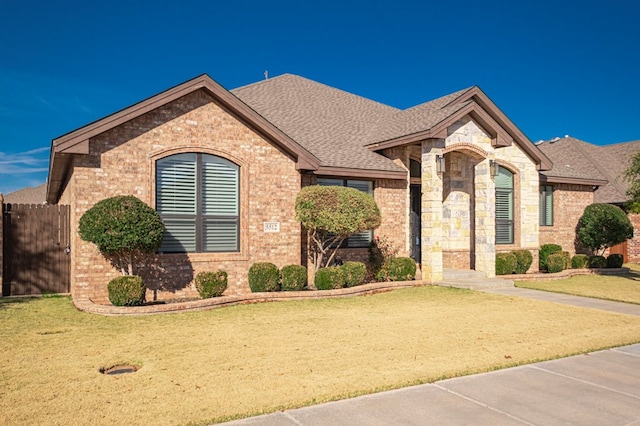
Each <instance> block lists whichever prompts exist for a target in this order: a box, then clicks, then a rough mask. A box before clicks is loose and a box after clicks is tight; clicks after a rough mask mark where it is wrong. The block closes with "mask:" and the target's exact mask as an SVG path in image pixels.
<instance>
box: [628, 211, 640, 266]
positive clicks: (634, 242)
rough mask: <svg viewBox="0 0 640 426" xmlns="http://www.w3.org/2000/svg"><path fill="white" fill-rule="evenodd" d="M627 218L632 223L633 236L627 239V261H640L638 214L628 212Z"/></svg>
mask: <svg viewBox="0 0 640 426" xmlns="http://www.w3.org/2000/svg"><path fill="white" fill-rule="evenodd" d="M629 220H631V224H632V225H633V238H632V239H630V240H628V241H627V254H628V255H629V259H628V261H629V262H632V263H640V214H630V215H629Z"/></svg>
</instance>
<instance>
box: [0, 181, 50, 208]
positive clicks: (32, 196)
mask: <svg viewBox="0 0 640 426" xmlns="http://www.w3.org/2000/svg"><path fill="white" fill-rule="evenodd" d="M46 199H47V184H46V183H43V184H42V185H38V186H36V187H35V188H31V187H27V188H22V189H19V190H17V191H15V192H10V193H9V194H7V195H4V202H5V203H7V204H44V202H45V200H46Z"/></svg>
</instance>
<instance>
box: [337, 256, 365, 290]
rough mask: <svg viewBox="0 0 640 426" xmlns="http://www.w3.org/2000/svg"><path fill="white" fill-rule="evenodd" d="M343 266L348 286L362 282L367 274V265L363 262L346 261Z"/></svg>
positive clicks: (345, 281)
mask: <svg viewBox="0 0 640 426" xmlns="http://www.w3.org/2000/svg"><path fill="white" fill-rule="evenodd" d="M341 268H342V272H343V273H344V283H345V285H346V286H347V287H354V286H357V285H360V284H362V283H363V282H364V278H365V277H366V276H367V267H366V265H365V264H364V263H362V262H345V263H344V264H343V265H342V266H341Z"/></svg>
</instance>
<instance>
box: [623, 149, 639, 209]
mask: <svg viewBox="0 0 640 426" xmlns="http://www.w3.org/2000/svg"><path fill="white" fill-rule="evenodd" d="M622 177H623V178H624V180H625V181H626V182H627V183H628V184H629V187H628V188H627V197H629V202H628V203H627V206H626V208H627V209H628V210H629V212H631V213H640V151H638V152H636V153H635V154H634V155H633V157H631V163H630V164H629V167H628V168H627V169H626V170H625V171H624V173H623V175H622Z"/></svg>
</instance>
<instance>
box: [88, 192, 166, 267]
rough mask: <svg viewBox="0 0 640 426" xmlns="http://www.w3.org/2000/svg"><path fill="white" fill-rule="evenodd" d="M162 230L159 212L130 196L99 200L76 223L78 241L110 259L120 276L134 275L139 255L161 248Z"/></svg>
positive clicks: (162, 225)
mask: <svg viewBox="0 0 640 426" xmlns="http://www.w3.org/2000/svg"><path fill="white" fill-rule="evenodd" d="M164 229H165V228H164V224H163V223H162V219H161V218H160V215H159V214H158V212H157V211H155V210H154V209H152V208H151V207H149V206H148V205H147V204H145V203H144V202H142V201H141V200H140V199H138V198H136V197H134V196H132V195H126V196H116V197H111V198H106V199H104V200H102V201H98V202H97V203H96V204H95V205H94V206H93V207H91V208H90V209H89V210H87V211H86V212H85V213H84V214H83V215H82V217H81V218H80V221H79V222H78V234H79V235H80V238H82V239H83V240H84V241H89V242H91V243H94V244H95V245H96V246H98V250H100V252H102V253H103V254H104V255H106V256H109V257H111V258H112V260H113V262H114V264H116V265H117V266H118V267H119V268H120V270H121V271H122V275H133V273H134V271H133V266H134V265H133V262H134V261H136V260H137V261H139V259H138V258H139V254H140V253H147V254H151V253H154V252H155V251H156V250H158V249H159V248H160V245H161V244H162V238H163V235H164Z"/></svg>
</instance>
